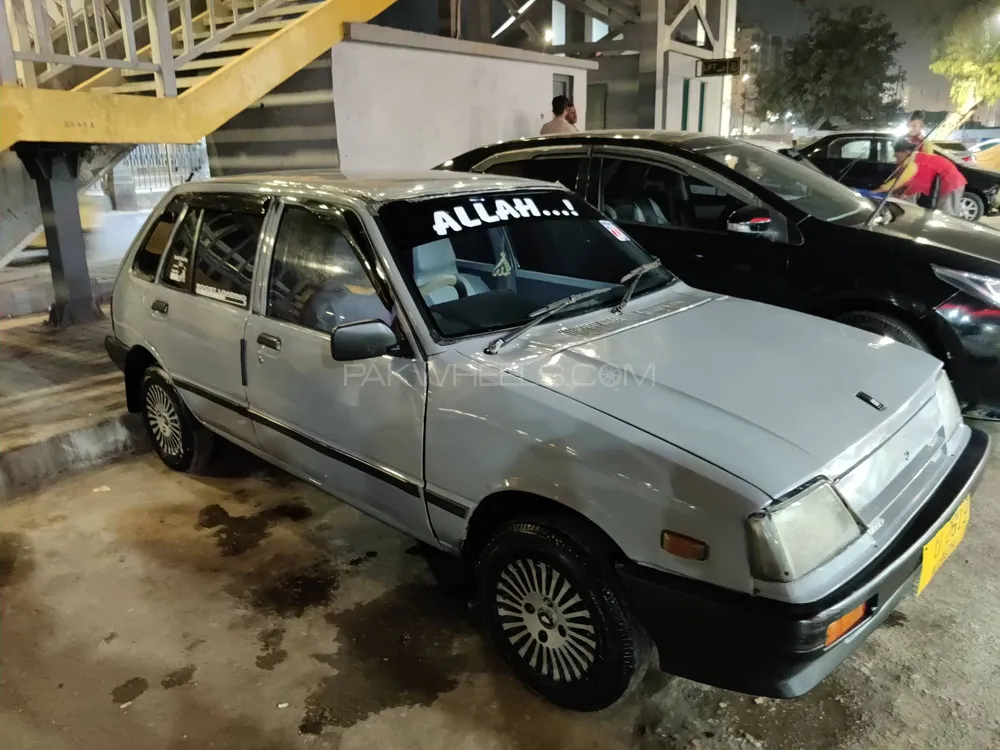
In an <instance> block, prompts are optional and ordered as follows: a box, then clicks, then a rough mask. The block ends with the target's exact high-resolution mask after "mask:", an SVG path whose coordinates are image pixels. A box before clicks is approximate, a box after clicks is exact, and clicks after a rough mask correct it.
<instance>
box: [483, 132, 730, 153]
mask: <svg viewBox="0 0 1000 750" xmlns="http://www.w3.org/2000/svg"><path fill="white" fill-rule="evenodd" d="M590 140H633V141H637V140H644V141H654V142H656V143H665V144H668V145H672V146H678V147H680V148H691V149H697V148H708V147H711V146H725V145H728V144H732V143H735V141H734V140H733V139H732V138H725V137H723V136H718V135H706V134H705V133H689V132H684V131H675V130H649V129H641V128H629V129H624V130H585V131H582V132H579V133H553V134H552V135H540V136H534V137H532V138H518V139H516V140H510V141H500V142H498V143H497V144H496V146H510V145H513V144H515V143H524V144H529V145H532V144H542V143H550V142H559V141H568V142H580V141H590ZM485 148H489V146H487V147H485Z"/></svg>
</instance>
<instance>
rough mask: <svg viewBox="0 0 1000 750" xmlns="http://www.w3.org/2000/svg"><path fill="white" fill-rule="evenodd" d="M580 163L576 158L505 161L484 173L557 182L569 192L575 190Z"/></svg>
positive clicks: (580, 160)
mask: <svg viewBox="0 0 1000 750" xmlns="http://www.w3.org/2000/svg"><path fill="white" fill-rule="evenodd" d="M582 161H583V159H581V158H580V157H578V156H570V157H554V158H549V159H525V160H524V161H505V162H501V163H500V164H494V165H493V166H492V167H490V168H489V169H487V170H486V172H487V174H501V175H506V176H507V177H527V178H528V179H531V180H542V181H543V182H558V183H559V184H561V185H564V186H565V187H567V188H569V189H570V190H576V183H577V178H578V176H579V174H580V163H581V162H582Z"/></svg>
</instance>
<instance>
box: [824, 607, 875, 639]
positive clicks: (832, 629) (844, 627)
mask: <svg viewBox="0 0 1000 750" xmlns="http://www.w3.org/2000/svg"><path fill="white" fill-rule="evenodd" d="M866 614H868V605H867V604H859V605H858V606H857V607H855V608H854V609H852V610H851V611H850V612H848V613H847V614H846V615H844V616H842V617H840V618H838V619H836V620H834V621H833V622H831V623H830V624H829V625H827V627H826V645H827V646H829V645H831V644H833V643H836V642H837V641H839V640H840V639H841V638H843V637H844V636H845V635H847V634H848V633H850V632H851V630H853V629H854V626H855V625H857V624H858V623H859V622H861V621H862V620H863V619H865V615H866Z"/></svg>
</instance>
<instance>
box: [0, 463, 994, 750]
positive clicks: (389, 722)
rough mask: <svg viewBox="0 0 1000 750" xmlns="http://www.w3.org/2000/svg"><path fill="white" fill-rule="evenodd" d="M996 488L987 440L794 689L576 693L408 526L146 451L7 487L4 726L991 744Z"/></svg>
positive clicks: (343, 747)
mask: <svg viewBox="0 0 1000 750" xmlns="http://www.w3.org/2000/svg"><path fill="white" fill-rule="evenodd" d="M998 500H1000V466H998V459H997V458H996V457H994V458H993V459H992V461H991V466H990V469H989V472H988V473H987V476H986V479H985V482H984V484H983V486H982V487H981V488H980V490H979V492H978V494H977V495H976V497H975V498H974V500H973V505H972V508H973V510H972V523H971V526H970V529H969V533H968V536H967V538H966V539H965V541H964V542H963V544H962V545H961V546H960V547H959V548H958V550H957V552H956V553H955V554H954V555H953V557H952V558H951V559H950V560H949V561H948V562H947V564H946V565H945V566H944V567H943V568H942V569H941V571H940V572H939V573H938V575H937V577H936V578H935V580H934V581H933V582H932V583H931V585H930V586H929V587H928V589H927V590H926V591H925V592H924V594H923V595H922V596H921V597H920V598H919V599H910V600H907V601H905V602H904V604H903V605H902V608H901V609H900V610H899V611H898V612H897V613H896V614H894V615H893V616H892V617H891V618H890V620H889V623H888V624H887V626H885V627H883V628H882V629H881V630H879V631H878V632H876V633H875V634H874V635H873V637H872V638H871V639H870V640H869V641H868V643H867V644H866V645H864V646H863V647H862V648H861V649H860V650H859V651H858V652H857V653H856V654H855V655H854V656H853V657H852V658H851V659H850V660H849V661H848V662H847V663H845V664H844V665H843V666H842V667H841V668H840V669H839V670H838V671H837V672H835V673H834V675H832V676H831V678H829V679H828V680H827V681H826V682H824V683H823V684H821V685H820V686H819V687H818V688H817V689H816V690H815V691H814V692H812V693H810V694H809V695H807V696H805V697H803V698H800V699H797V700H793V701H772V700H763V699H757V700H755V699H753V698H750V697H747V696H743V695H738V694H734V693H729V692H726V691H723V690H717V689H714V688H706V687H703V686H700V685H696V684H694V683H691V682H688V681H685V680H681V679H676V678H671V677H668V676H666V675H662V674H660V673H658V672H653V673H651V674H650V675H649V676H648V677H647V679H646V680H645V682H644V683H643V685H642V686H641V688H640V690H639V692H638V694H637V695H635V696H634V697H632V698H631V699H629V700H627V701H625V702H624V703H623V704H622V705H619V706H616V707H614V708H612V709H609V710H607V711H604V712H601V713H597V714H589V715H581V714H572V713H568V712H565V711H561V710H559V709H556V708H553V707H552V706H550V705H548V704H546V703H544V702H543V701H541V700H539V699H537V698H535V697H534V696H532V695H531V694H529V693H528V692H527V691H526V690H525V689H524V688H522V687H521V686H520V684H519V683H518V682H517V681H516V680H515V679H514V678H513V676H512V675H511V673H510V671H509V670H508V669H507V668H506V666H504V665H503V664H502V663H501V662H500V660H499V659H498V658H497V657H496V656H495V655H494V654H493V651H492V650H491V648H490V647H489V646H488V645H487V644H486V642H485V641H484V639H483V637H482V635H481V634H480V633H479V631H478V629H477V627H476V624H475V618H474V616H473V613H472V612H470V610H469V609H468V608H467V606H466V605H465V602H464V601H463V600H462V599H461V598H458V597H456V596H454V595H450V594H449V593H447V591H446V590H443V589H442V588H441V587H439V586H438V584H437V583H436V581H435V578H434V576H433V575H432V574H431V572H430V571H431V566H429V565H428V561H427V559H426V558H425V557H423V556H422V555H421V554H420V549H419V548H417V547H416V546H415V545H414V543H413V542H412V540H410V539H408V538H407V537H405V536H403V535H401V534H398V533H397V532H395V531H393V530H391V529H389V528H388V527H386V526H384V525H382V524H380V523H377V522H375V521H372V520H369V519H368V518H366V517H365V516H362V515H361V514H359V513H357V512H355V511H354V510H352V509H351V508H349V507H347V506H345V505H342V504H341V503H338V502H337V501H336V500H333V499H331V498H329V497H328V496H326V495H323V494H321V493H320V492H318V491H317V490H315V489H313V488H310V487H307V486H305V485H303V484H300V483H298V482H296V481H293V480H291V479H289V478H288V477H287V476H285V475H283V474H280V473H278V472H275V471H272V470H270V469H268V468H266V467H265V466H264V465H263V464H261V463H259V462H257V461H256V460H254V459H252V458H250V457H248V456H246V455H245V454H243V453H241V452H239V451H235V450H234V451H230V452H229V455H228V458H226V459H225V460H223V461H222V462H221V463H220V464H218V465H217V466H216V469H215V472H214V475H213V476H209V477H202V478H192V477H188V476H182V475H178V474H173V473H170V472H169V471H167V470H166V469H165V468H163V467H162V466H161V465H160V464H159V462H158V461H157V459H156V458H155V457H154V456H153V455H152V454H150V455H148V456H145V457H142V458H139V459H134V460H131V461H129V462H128V463H126V464H120V465H117V466H113V467H109V468H105V469H102V470H99V471H94V472H91V473H88V474H84V475H78V476H77V477H76V478H74V479H72V480H68V481H65V482H63V483H61V484H59V485H58V486H55V487H52V488H51V489H49V490H47V491H45V492H42V493H39V494H37V495H33V496H31V497H28V498H25V499H24V500H23V501H21V502H19V503H15V504H11V505H7V506H5V507H0V627H2V631H3V637H2V640H0V747H3V748H11V749H12V750H13V749H14V748H16V749H17V750H135V749H136V748H141V749H142V750H183V749H184V748H192V749H196V750H208V749H210V748H211V749H213V750H306V749H311V748H339V749H340V750H370V749H373V748H378V749H379V750H394V749H396V748H400V749H402V748H405V749H406V750H508V749H509V750H550V749H551V748H572V749H573V750H620V749H624V748H636V749H638V750H680V749H687V748H699V749H700V750H744V749H745V750H750V749H751V748H771V749H773V750H793V749H797V748H802V749H803V750H805V749H809V750H813V749H817V748H823V749H824V750H825V749H826V748H840V749H841V750H869V749H870V748H900V749H902V748H944V747H949V748H989V747H1000V669H998V668H997V653H998V644H1000V596H998V594H1000V541H998V537H997V534H996V533H995V529H996V528H998V526H1000V502H998ZM433 567H434V569H435V570H438V571H441V570H443V569H444V568H443V567H442V566H441V565H440V564H435V565H434V566H433ZM678 616H683V613H678Z"/></svg>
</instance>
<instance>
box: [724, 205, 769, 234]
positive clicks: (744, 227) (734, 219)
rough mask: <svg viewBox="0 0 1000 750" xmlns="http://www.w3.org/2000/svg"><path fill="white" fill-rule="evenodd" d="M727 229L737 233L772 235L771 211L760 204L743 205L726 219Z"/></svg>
mask: <svg viewBox="0 0 1000 750" xmlns="http://www.w3.org/2000/svg"><path fill="white" fill-rule="evenodd" d="M726 229H727V230H728V231H730V232H735V233H737V234H754V235H758V236H761V237H771V236H772V227H771V212H770V211H768V210H767V209H766V208H761V207H759V206H742V207H741V208H737V209H736V210H735V211H733V212H732V213H731V214H730V215H729V218H728V219H726Z"/></svg>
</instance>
